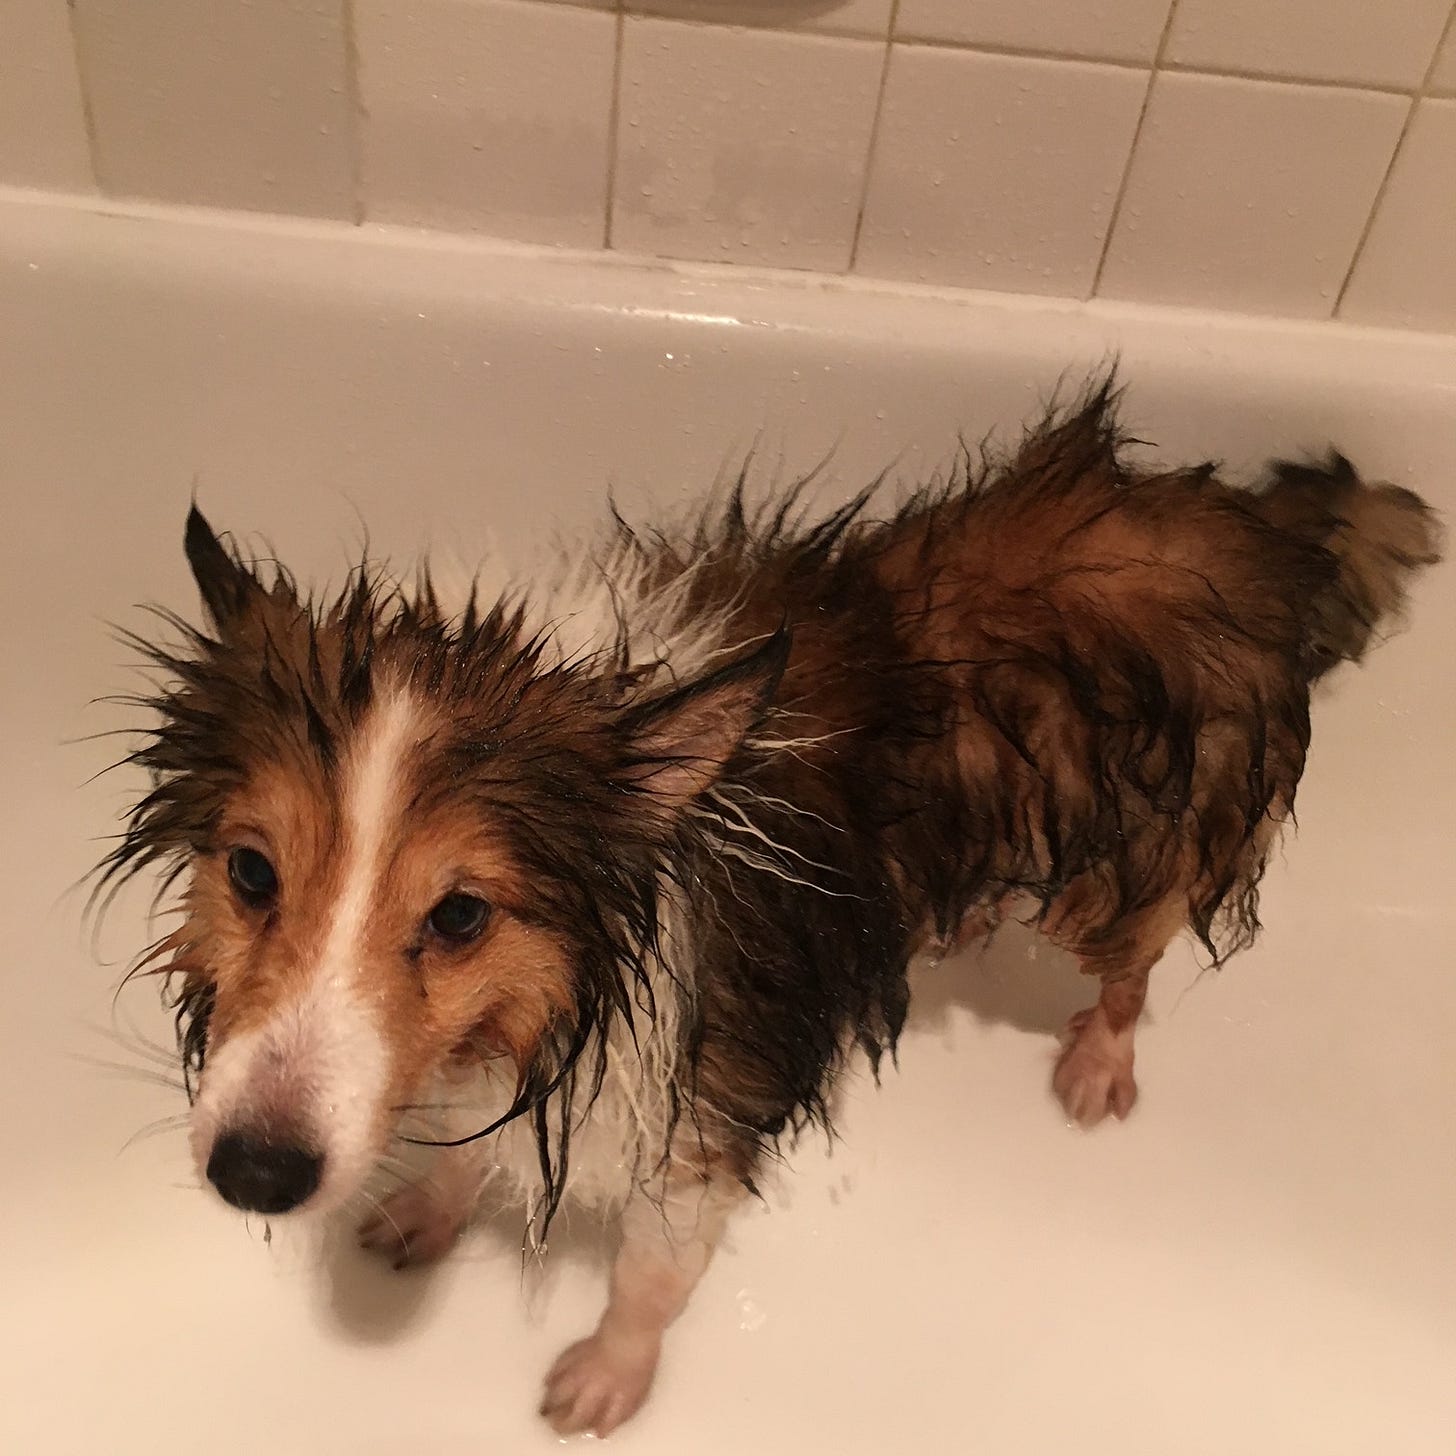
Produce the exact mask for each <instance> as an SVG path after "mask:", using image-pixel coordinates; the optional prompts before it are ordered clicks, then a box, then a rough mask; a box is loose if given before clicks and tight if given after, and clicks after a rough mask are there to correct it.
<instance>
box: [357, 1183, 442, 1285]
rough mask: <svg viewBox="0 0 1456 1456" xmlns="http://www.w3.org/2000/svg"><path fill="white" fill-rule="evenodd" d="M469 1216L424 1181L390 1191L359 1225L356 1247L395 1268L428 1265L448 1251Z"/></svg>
mask: <svg viewBox="0 0 1456 1456" xmlns="http://www.w3.org/2000/svg"><path fill="white" fill-rule="evenodd" d="M468 1216H469V1207H468V1205H467V1206H465V1207H460V1206H457V1205H456V1204H454V1203H452V1202H451V1201H450V1200H448V1199H447V1198H444V1197H442V1196H441V1195H440V1194H439V1193H438V1192H437V1191H436V1190H434V1189H432V1188H431V1187H430V1186H429V1185H427V1184H407V1185H406V1186H405V1187H403V1188H400V1189H397V1190H396V1191H395V1192H394V1193H391V1194H390V1195H389V1197H388V1198H386V1199H385V1200H384V1201H383V1202H382V1203H380V1204H379V1205H378V1208H377V1210H376V1211H375V1213H374V1214H373V1216H372V1217H370V1218H368V1219H366V1220H365V1221H364V1223H362V1224H361V1225H360V1227H359V1247H360V1248H361V1249H372V1250H373V1251H374V1252H375V1253H377V1254H383V1255H384V1256H385V1258H387V1259H390V1260H391V1261H392V1262H393V1264H394V1267H395V1268H396V1269H403V1268H404V1267H405V1266H406V1265H407V1264H427V1263H429V1262H430V1261H431V1260H434V1259H440V1258H443V1257H444V1256H445V1255H446V1254H448V1253H449V1252H450V1249H451V1246H452V1245H453V1244H454V1243H455V1240H456V1239H457V1238H459V1237H460V1230H461V1229H462V1228H463V1227H464V1226H465V1221H466V1219H467V1217H468Z"/></svg>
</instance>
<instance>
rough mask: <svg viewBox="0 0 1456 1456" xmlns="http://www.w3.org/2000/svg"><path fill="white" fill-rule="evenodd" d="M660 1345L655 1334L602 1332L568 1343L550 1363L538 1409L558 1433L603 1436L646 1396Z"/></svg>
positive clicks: (562, 1434)
mask: <svg viewBox="0 0 1456 1456" xmlns="http://www.w3.org/2000/svg"><path fill="white" fill-rule="evenodd" d="M661 1348H662V1342H661V1339H660V1337H659V1336H657V1335H655V1334H644V1335H621V1334H604V1333H603V1332H602V1331H601V1330H598V1331H597V1333H596V1334H594V1335H592V1336H591V1337H590V1338H589V1339H585V1340H581V1341H579V1342H578V1343H577V1344H575V1345H573V1346H572V1347H571V1348H570V1349H569V1350H567V1351H566V1352H565V1354H563V1355H562V1356H561V1358H560V1359H559V1360H558V1361H557V1362H556V1363H555V1365H553V1366H552V1367H551V1373H550V1374H549V1375H548V1376H547V1377H546V1394H545V1397H544V1398H543V1399H542V1401H541V1414H542V1415H543V1416H545V1417H546V1419H547V1420H548V1421H549V1422H550V1423H551V1425H552V1428H553V1429H554V1430H555V1431H556V1433H557V1434H558V1435H561V1436H572V1435H577V1434H579V1433H581V1432H583V1431H589V1432H590V1433H591V1434H592V1435H594V1436H606V1435H609V1434H610V1433H611V1432H612V1431H614V1430H616V1428H617V1427H618V1426H620V1425H621V1424H622V1422H623V1421H625V1420H628V1419H630V1418H631V1417H632V1416H634V1415H635V1414H636V1413H637V1411H638V1410H639V1409H640V1408H641V1406H642V1402H643V1401H644V1400H646V1399H647V1392H648V1391H649V1390H651V1389H652V1377H653V1376H654V1375H655V1374H656V1373H657V1357H658V1354H659V1353H660V1351H661Z"/></svg>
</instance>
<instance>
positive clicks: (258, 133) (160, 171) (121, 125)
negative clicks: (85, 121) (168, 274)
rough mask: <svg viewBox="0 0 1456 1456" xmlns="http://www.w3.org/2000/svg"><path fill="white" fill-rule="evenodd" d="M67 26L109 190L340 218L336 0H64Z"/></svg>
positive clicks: (341, 99) (344, 108)
mask: <svg viewBox="0 0 1456 1456" xmlns="http://www.w3.org/2000/svg"><path fill="white" fill-rule="evenodd" d="M75 21H76V27H77V34H78V36H79V40H80V50H81V61H82V70H83V80H84V83H85V86H86V90H87V95H88V97H89V99H90V102H91V109H92V115H93V118H94V123H95V130H96V156H97V171H98V174H99V176H100V180H101V184H102V186H103V187H104V188H106V189H107V190H108V191H110V192H119V193H127V194H135V195H140V196H143V197H158V198H164V199H168V200H172V201H177V202H192V203H203V204H207V205H211V206H216V207H242V208H259V209H262V210H265V211H270V212H296V213H314V214H322V215H329V216H348V215H349V214H350V212H351V211H352V209H353V185H352V177H351V161H350V149H351V144H350V139H349V131H350V117H349V109H348V97H347V95H346V87H345V69H344V32H343V20H342V3H341V0H326V3H315V4H308V5H301V4H298V3H297V0H252V3H251V4H249V5H239V4H227V5H219V4H201V3H199V0H147V3H146V4H138V3H136V0H75Z"/></svg>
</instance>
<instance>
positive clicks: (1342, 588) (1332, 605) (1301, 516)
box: [1254, 451, 1442, 677]
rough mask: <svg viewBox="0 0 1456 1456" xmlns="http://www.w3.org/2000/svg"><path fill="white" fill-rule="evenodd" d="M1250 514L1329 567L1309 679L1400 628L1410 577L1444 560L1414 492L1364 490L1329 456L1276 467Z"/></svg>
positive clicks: (1437, 527) (1435, 521)
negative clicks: (1326, 558) (1322, 555)
mask: <svg viewBox="0 0 1456 1456" xmlns="http://www.w3.org/2000/svg"><path fill="white" fill-rule="evenodd" d="M1254 508H1255V510H1256V511H1258V513H1259V514H1260V515H1261V516H1263V518H1264V519H1265V520H1266V521H1268V522H1269V524H1270V525H1271V526H1274V527H1276V528H1277V529H1279V530H1282V531H1287V532H1288V533H1289V534H1290V535H1293V536H1296V537H1298V538H1299V539H1300V540H1302V541H1306V542H1308V543H1309V544H1310V545H1312V546H1320V547H1323V549H1324V550H1325V551H1326V552H1328V553H1329V555H1330V556H1331V557H1333V559H1334V571H1333V572H1332V574H1331V575H1330V577H1329V578H1328V580H1327V582H1326V584H1325V585H1324V587H1323V588H1321V589H1320V590H1318V591H1316V592H1315V594H1314V597H1313V599H1312V600H1311V601H1310V603H1309V607H1308V614H1309V615H1308V623H1309V638H1308V641H1309V652H1310V668H1311V673H1310V675H1311V677H1319V676H1321V675H1322V674H1324V673H1326V672H1328V671H1329V670H1330V669H1331V668H1332V667H1334V666H1335V664H1336V663H1338V662H1341V661H1350V662H1355V661H1358V660H1359V659H1360V657H1361V656H1363V655H1364V652H1365V650H1366V648H1367V647H1369V645H1370V640H1371V638H1372V637H1373V636H1374V635H1375V633H1376V631H1377V630H1378V629H1379V628H1380V627H1381V626H1382V624H1388V623H1391V622H1393V621H1398V620H1399V618H1400V615H1401V612H1402V610H1403V608H1404V606H1405V594H1406V587H1407V585H1408V583H1409V582H1410V580H1411V578H1412V577H1413V576H1414V575H1415V573H1416V572H1417V571H1418V570H1420V569H1421V568H1422V567H1424V566H1430V565H1432V564H1433V563H1435V562H1437V561H1439V560H1440V559H1441V551H1442V530H1441V523H1440V520H1439V518H1438V517H1437V515H1436V513H1435V511H1433V510H1432V509H1431V508H1430V506H1428V505H1427V504H1426V503H1425V501H1423V500H1422V499H1421V498H1420V496H1418V495H1417V494H1416V493H1415V492H1414V491H1412V490H1406V489H1404V488H1403V487H1401V486H1398V485H1378V484H1377V485H1367V484H1366V483H1365V482H1364V481H1363V480H1361V479H1360V477H1359V475H1358V474H1356V472H1355V468H1354V466H1352V465H1351V464H1350V462H1349V461H1348V460H1346V459H1345V457H1344V456H1343V455H1340V454H1338V453H1336V452H1334V451H1331V452H1330V455H1329V458H1328V459H1327V460H1326V461H1325V462H1324V463H1323V464H1293V463H1290V462H1289V461H1276V462H1275V463H1274V464H1273V466H1272V467H1271V479H1270V481H1269V484H1268V486H1267V487H1266V488H1265V489H1264V490H1263V491H1262V492H1261V493H1260V494H1259V495H1257V496H1256V497H1255V499H1254Z"/></svg>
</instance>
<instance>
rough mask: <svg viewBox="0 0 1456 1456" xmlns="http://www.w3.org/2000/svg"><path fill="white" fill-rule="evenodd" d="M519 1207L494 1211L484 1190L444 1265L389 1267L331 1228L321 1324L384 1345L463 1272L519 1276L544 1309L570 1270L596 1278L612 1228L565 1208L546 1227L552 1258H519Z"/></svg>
mask: <svg viewBox="0 0 1456 1456" xmlns="http://www.w3.org/2000/svg"><path fill="white" fill-rule="evenodd" d="M525 1226H526V1210H525V1208H524V1206H522V1205H520V1204H518V1203H513V1202H509V1201H507V1202H503V1203H499V1204H496V1205H494V1206H492V1205H491V1202H490V1191H489V1188H488V1187H487V1189H486V1191H485V1193H484V1194H483V1196H482V1207H481V1210H480V1212H478V1213H477V1214H476V1216H475V1217H474V1218H473V1219H472V1220H471V1223H470V1225H469V1227H468V1228H467V1229H466V1230H465V1231H464V1233H463V1234H462V1235H461V1237H460V1241H459V1243H458V1244H457V1245H456V1247H455V1248H453V1249H452V1250H451V1251H450V1253H449V1254H448V1255H447V1256H446V1257H445V1258H443V1259H440V1260H436V1261H434V1262H431V1263H424V1264H417V1265H411V1266H410V1267H408V1268H406V1269H399V1270H396V1269H393V1268H391V1267H390V1264H389V1262H388V1261H387V1260H386V1259H383V1258H381V1257H380V1256H379V1255H378V1254H377V1253H371V1252H369V1251H367V1250H365V1249H361V1248H360V1247H359V1246H358V1242H357V1239H356V1237H355V1229H354V1224H353V1223H352V1222H348V1221H344V1220H340V1221H338V1222H337V1224H336V1225H335V1226H334V1227H333V1228H331V1229H330V1230H329V1233H328V1235H327V1237H326V1240H325V1244H324V1249H323V1258H322V1260H321V1261H320V1265H319V1268H320V1274H321V1278H320V1283H319V1287H318V1291H317V1305H318V1310H319V1315H320V1318H321V1320H322V1322H323V1323H324V1324H325V1325H326V1326H327V1327H328V1328H329V1329H330V1330H331V1331H333V1332H334V1333H336V1334H338V1335H341V1336H342V1337H343V1338H344V1339H346V1340H349V1341H351V1342H352V1343H355V1344H361V1345H378V1344H388V1343H390V1342H391V1341H394V1340H397V1339H400V1338H402V1337H403V1336H404V1335H406V1334H407V1333H408V1332H409V1330H410V1329H411V1328H412V1327H414V1326H416V1325H420V1324H423V1323H426V1322H428V1320H429V1319H430V1317H431V1316H432V1314H433V1312H434V1311H435V1310H436V1309H437V1307H438V1306H439V1305H440V1303H441V1302H442V1300H443V1298H444V1292H445V1287H446V1285H447V1284H448V1282H449V1281H450V1280H451V1279H452V1278H454V1277H456V1274H457V1272H458V1271H460V1270H461V1269H462V1268H464V1269H468V1268H470V1267H474V1266H479V1265H483V1264H484V1265H490V1266H491V1267H493V1268H494V1269H497V1270H502V1269H504V1270H515V1271H519V1275H520V1289H521V1291H522V1294H523V1297H524V1300H525V1304H526V1307H527V1309H528V1310H529V1309H533V1308H535V1309H544V1308H545V1307H546V1305H547V1304H548V1303H549V1301H550V1299H551V1296H552V1291H553V1290H554V1288H555V1287H556V1285H557V1284H558V1283H559V1282H560V1281H561V1280H563V1279H565V1278H568V1277H570V1276H571V1275H572V1274H573V1273H574V1272H575V1271H579V1270H582V1269H586V1270H588V1271H591V1272H593V1273H595V1274H598V1275H600V1273H601V1271H603V1270H604V1269H606V1268H607V1267H608V1266H609V1265H610V1263H611V1258H612V1255H613V1254H614V1253H615V1252H616V1236H615V1234H614V1232H613V1230H612V1229H611V1228H610V1227H609V1226H608V1225H607V1224H606V1223H604V1221H603V1220H602V1219H601V1218H600V1216H597V1215H594V1214H593V1213H592V1212H590V1211H589V1210H584V1209H581V1208H579V1207H576V1206H574V1205H572V1204H571V1203H570V1202H567V1203H564V1204H563V1205H562V1208H561V1210H560V1212H559V1213H558V1214H557V1216H556V1219H555V1220H554V1221H553V1223H552V1225H551V1256H550V1258H549V1259H546V1258H541V1257H537V1256H534V1255H531V1254H529V1253H526V1252H524V1249H523V1238H522V1236H523V1232H524V1230H525Z"/></svg>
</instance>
